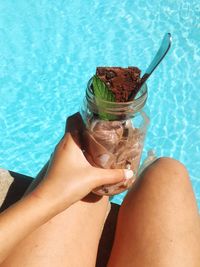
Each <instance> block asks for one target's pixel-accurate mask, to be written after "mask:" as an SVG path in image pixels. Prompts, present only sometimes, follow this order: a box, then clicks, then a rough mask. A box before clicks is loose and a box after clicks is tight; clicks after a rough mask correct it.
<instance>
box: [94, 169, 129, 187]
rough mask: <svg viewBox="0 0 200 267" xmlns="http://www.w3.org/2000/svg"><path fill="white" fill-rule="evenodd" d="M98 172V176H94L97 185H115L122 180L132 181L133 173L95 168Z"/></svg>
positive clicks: (123, 170)
mask: <svg viewBox="0 0 200 267" xmlns="http://www.w3.org/2000/svg"><path fill="white" fill-rule="evenodd" d="M96 169H97V170H98V171H97V173H98V176H97V175H96V178H97V179H96V182H97V184H98V185H103V184H115V183H119V182H121V181H123V180H129V179H133V178H134V175H133V171H132V170H127V169H110V170H107V169H99V168H96Z"/></svg>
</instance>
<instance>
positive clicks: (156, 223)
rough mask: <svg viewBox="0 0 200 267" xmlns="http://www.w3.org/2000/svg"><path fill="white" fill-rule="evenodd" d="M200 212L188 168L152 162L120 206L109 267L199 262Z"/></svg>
mask: <svg viewBox="0 0 200 267" xmlns="http://www.w3.org/2000/svg"><path fill="white" fill-rule="evenodd" d="M199 263H200V223H199V214H198V209H197V205H196V201H195V197H194V193H193V190H192V186H191V183H190V180H189V176H188V173H187V171H186V169H185V167H184V166H183V165H182V164H181V163H179V162H177V161H175V160H173V159H169V158H163V159H159V160H157V161H156V162H155V163H153V164H152V165H151V166H150V167H149V168H148V169H147V170H146V171H144V172H143V174H142V175H141V177H140V178H139V179H138V181H137V182H136V183H135V185H134V187H133V188H132V190H131V191H130V192H129V193H128V195H127V197H126V198H125V200H124V203H123V204H122V207H121V208H120V212H119V217H118V222H117V230H116V236H115V241H114V245H113V248H112V252H111V256H110V260H109V264H108V266H109V267H146V266H153V267H177V266H181V267H198V266H199Z"/></svg>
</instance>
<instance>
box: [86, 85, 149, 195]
mask: <svg viewBox="0 0 200 267" xmlns="http://www.w3.org/2000/svg"><path fill="white" fill-rule="evenodd" d="M146 100H147V85H146V84H144V85H143V86H142V88H141V90H140V91H139V93H138V95H137V97H136V99H134V100H132V101H129V102H109V101H105V100H101V99H98V98H96V97H95V95H94V94H93V90H92V80H89V82H88V85H87V89H86V96H85V99H84V103H83V106H82V109H81V115H82V118H83V121H84V123H85V126H86V127H85V130H84V132H83V133H82V137H83V141H84V142H85V144H86V145H85V149H86V150H87V151H86V152H87V153H86V155H87V156H86V157H87V159H88V161H89V162H90V163H91V164H92V165H94V166H98V167H101V168H105V169H131V170H133V173H134V177H133V179H129V180H125V181H123V182H120V183H117V184H114V185H111V184H107V185H103V186H101V187H98V188H96V189H95V190H94V191H93V192H94V193H95V194H98V195H108V196H111V195H115V194H118V193H120V192H122V191H125V190H127V189H128V188H130V186H131V185H132V183H133V181H134V180H135V178H136V176H137V173H138V168H139V164H140V159H141V154H142V150H143V145H144V139H145V135H146V132H147V127H148V124H149V117H148V116H147V114H146V112H145V111H144V106H145V103H146Z"/></svg>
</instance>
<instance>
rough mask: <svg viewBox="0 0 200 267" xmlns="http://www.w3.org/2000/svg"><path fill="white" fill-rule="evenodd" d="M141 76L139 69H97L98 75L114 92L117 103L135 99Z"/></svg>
mask: <svg viewBox="0 0 200 267" xmlns="http://www.w3.org/2000/svg"><path fill="white" fill-rule="evenodd" d="M140 74H141V70H140V69H138V68H137V67H128V68H122V67H97V69H96V75H97V76H98V77H99V78H100V79H101V80H102V81H103V82H104V83H105V84H106V85H107V87H108V88H109V89H110V90H111V91H112V92H113V94H114V95H115V100H116V102H127V101H129V100H132V99H134V97H135V96H136V94H137V87H138V85H139V83H140ZM130 96H131V99H130Z"/></svg>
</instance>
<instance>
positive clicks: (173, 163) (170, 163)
mask: <svg viewBox="0 0 200 267" xmlns="http://www.w3.org/2000/svg"><path fill="white" fill-rule="evenodd" d="M153 164H154V166H155V167H156V168H159V169H160V170H165V171H166V170H167V171H169V172H170V171H173V172H176V173H179V174H182V175H188V171H187V169H186V167H185V165H184V164H183V163H181V162H180V161H178V160H176V159H173V158H170V157H161V158H158V159H157V160H155V162H154V163H153Z"/></svg>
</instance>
